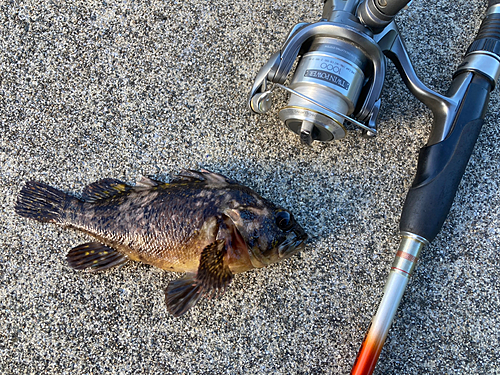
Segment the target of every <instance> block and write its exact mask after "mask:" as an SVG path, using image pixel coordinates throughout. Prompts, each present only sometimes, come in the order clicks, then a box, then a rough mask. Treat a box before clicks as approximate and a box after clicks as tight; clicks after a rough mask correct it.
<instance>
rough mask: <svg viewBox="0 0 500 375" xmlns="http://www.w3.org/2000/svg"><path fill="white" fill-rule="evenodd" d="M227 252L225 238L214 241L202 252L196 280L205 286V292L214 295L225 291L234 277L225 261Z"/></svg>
mask: <svg viewBox="0 0 500 375" xmlns="http://www.w3.org/2000/svg"><path fill="white" fill-rule="evenodd" d="M225 254H226V241H225V240H217V241H214V242H212V243H211V244H210V245H208V246H207V247H205V248H204V249H203V251H202V252H201V257H200V265H199V267H198V273H197V274H196V282H197V283H198V284H200V285H201V286H202V287H203V291H204V293H206V294H210V295H214V294H217V293H218V292H219V291H221V290H222V291H224V290H226V288H227V286H228V285H229V283H230V282H231V280H232V279H233V274H232V273H231V271H230V269H229V267H228V265H227V264H226V263H225V262H224V255H225Z"/></svg>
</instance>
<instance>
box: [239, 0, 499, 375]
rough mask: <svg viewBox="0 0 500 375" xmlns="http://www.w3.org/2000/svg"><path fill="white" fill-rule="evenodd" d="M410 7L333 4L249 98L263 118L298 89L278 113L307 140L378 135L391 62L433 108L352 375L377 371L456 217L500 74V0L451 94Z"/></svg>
mask: <svg viewBox="0 0 500 375" xmlns="http://www.w3.org/2000/svg"><path fill="white" fill-rule="evenodd" d="M408 3H409V0H326V1H325V2H324V7H323V14H322V17H321V19H320V20H319V21H318V22H315V23H299V24H297V25H295V26H294V27H293V28H292V29H291V31H290V33H289V34H288V37H287V39H286V41H285V43H284V45H283V47H282V48H281V49H280V50H279V51H277V52H276V53H275V54H273V55H272V56H271V58H270V59H269V61H268V62H267V63H266V64H265V65H264V66H263V67H262V68H261V70H260V71H259V72H258V74H257V76H256V78H255V81H254V84H253V87H252V89H251V92H250V95H249V97H248V102H247V105H248V107H249V109H250V110H251V111H252V112H254V113H257V114H261V113H265V112H267V111H269V110H270V108H271V106H272V93H273V91H274V90H276V89H278V88H280V89H283V90H286V91H288V92H290V98H289V100H288V104H287V105H286V106H285V107H284V108H282V109H281V110H280V111H279V117H280V119H281V120H282V121H283V122H284V123H285V125H286V126H287V127H288V128H289V129H290V130H291V131H293V132H295V133H296V134H297V135H299V137H300V142H301V143H302V144H306V145H311V144H312V143H313V142H315V141H319V142H329V141H333V140H338V139H341V138H343V137H345V135H346V133H347V132H348V131H349V130H348V129H351V128H352V127H354V128H356V127H357V128H360V129H361V130H362V134H363V135H364V136H366V137H375V136H376V135H377V118H378V114H379V110H380V102H381V99H380V96H381V92H382V88H383V84H384V80H385V72H386V58H389V59H390V60H391V61H392V62H393V63H394V65H395V66H396V68H397V70H398V72H399V74H400V75H401V77H402V79H403V82H404V83H405V84H406V86H407V87H408V89H409V90H410V92H411V93H412V94H413V95H414V96H415V97H416V98H417V99H418V100H420V101H421V102H422V103H424V104H425V105H426V106H427V107H429V109H430V110H431V111H432V113H433V124H432V128H431V133H430V136H429V139H428V141H427V144H426V145H425V146H424V147H423V148H421V149H420V152H419V156H418V165H417V171H416V175H415V179H414V181H413V184H412V186H411V188H410V190H409V192H408V194H407V196H406V200H405V203H404V206H403V210H402V214H401V220H400V234H401V242H400V246H399V249H398V251H397V253H396V256H395V259H394V262H393V264H392V268H391V271H390V273H389V276H388V279H387V282H386V285H385V288H384V292H383V297H382V300H381V302H380V304H379V307H378V310H377V312H376V314H375V316H374V317H373V319H372V322H371V324H370V327H369V329H368V332H367V334H366V336H365V339H364V341H363V343H362V346H361V349H360V351H359V353H358V356H357V358H356V361H355V364H354V366H353V368H352V371H351V374H352V375H362V374H371V373H373V371H374V369H375V366H376V363H377V361H378V358H379V355H380V352H381V350H382V347H383V345H384V342H385V339H386V337H387V334H388V331H389V328H390V326H391V323H392V321H393V319H394V316H395V314H396V311H397V309H398V306H399V304H400V302H401V298H402V296H403V294H404V291H405V289H406V286H407V284H408V281H409V278H410V276H411V275H412V273H413V271H414V269H415V265H416V262H417V260H418V258H419V255H420V252H421V251H422V249H423V248H424V247H425V246H427V245H428V244H429V243H430V242H431V241H432V240H433V239H434V238H435V237H436V235H437V234H438V232H439V231H440V230H441V227H442V226H443V223H444V221H445V219H446V217H447V216H448V213H449V211H450V207H451V205H452V203H453V200H454V198H455V194H456V191H457V188H458V185H459V183H460V180H461V178H462V175H463V174H464V171H465V168H466V166H467V163H468V161H469V158H470V156H471V153H472V150H473V148H474V145H475V143H476V141H477V138H478V136H479V133H480V131H481V127H482V125H483V123H484V116H485V114H486V110H487V106H488V102H489V95H490V92H491V91H492V90H493V89H494V87H495V84H496V82H497V81H498V78H499V76H500V0H489V2H488V9H487V11H486V15H485V17H484V19H483V22H482V24H481V26H480V29H479V32H478V34H477V36H476V38H475V40H474V41H473V42H472V44H471V45H470V46H469V48H468V49H467V51H466V53H465V57H464V59H463V61H462V63H461V64H460V66H459V67H458V68H457V70H456V71H455V73H454V74H453V79H452V82H451V85H450V87H449V89H448V91H447V92H446V94H445V95H442V94H439V93H437V92H435V91H433V90H431V89H429V88H428V87H426V86H425V85H424V84H423V83H422V82H421V81H420V79H419V78H418V77H417V75H416V73H415V70H414V69H413V67H412V64H411V61H410V58H409V56H408V53H407V51H406V49H405V46H404V44H403V40H402V38H401V35H400V33H399V31H398V28H397V26H396V23H395V22H394V17H395V16H396V15H397V14H398V12H399V11H400V10H402V9H403V8H404V7H406V6H407V4H408ZM297 57H299V61H298V64H297V67H296V69H295V71H294V73H293V76H292V77H291V79H290V81H289V84H288V86H285V81H286V80H287V78H288V76H289V75H290V72H291V70H292V68H293V65H294V63H295V61H296V60H297Z"/></svg>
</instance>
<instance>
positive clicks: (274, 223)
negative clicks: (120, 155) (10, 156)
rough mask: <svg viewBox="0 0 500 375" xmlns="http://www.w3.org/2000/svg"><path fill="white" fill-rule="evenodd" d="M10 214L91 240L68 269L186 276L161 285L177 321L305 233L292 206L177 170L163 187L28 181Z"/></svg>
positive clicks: (144, 181) (293, 246)
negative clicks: (134, 267) (128, 266)
mask: <svg viewBox="0 0 500 375" xmlns="http://www.w3.org/2000/svg"><path fill="white" fill-rule="evenodd" d="M14 210H15V212H16V213H17V214H18V215H21V216H23V217H26V218H30V219H34V220H37V221H40V222H44V223H53V224H56V225H59V226H62V227H65V228H70V229H74V230H77V231H81V232H84V233H87V234H89V235H90V236H91V237H93V238H94V239H95V241H91V242H88V243H84V244H81V245H78V246H76V247H74V248H73V249H71V250H70V251H69V253H68V254H67V256H66V260H67V263H68V265H69V266H70V267H71V268H73V269H76V270H84V271H101V270H107V269H110V268H113V267H121V266H123V265H124V264H125V263H127V262H128V261H139V262H144V263H147V264H150V265H152V266H155V267H158V268H161V269H163V270H167V271H172V272H182V273H184V276H183V277H181V278H179V279H175V280H172V281H170V282H169V283H168V285H167V287H166V289H165V302H166V305H167V311H168V312H169V313H170V314H172V315H174V316H176V317H178V316H181V315H183V314H184V313H186V312H187V311H188V310H189V309H190V308H192V307H193V306H194V305H195V304H196V303H197V302H198V301H199V300H200V298H201V297H202V296H207V297H212V296H217V295H220V294H222V293H224V291H225V290H226V288H227V287H228V285H229V284H230V282H231V280H232V279H233V276H234V275H235V274H237V273H241V272H245V271H249V270H251V269H255V268H263V267H266V266H268V265H270V264H273V263H276V262H279V261H281V260H283V259H286V258H289V257H290V256H292V255H294V254H295V253H297V252H298V251H300V250H303V249H304V247H305V244H306V240H307V238H308V236H307V233H306V232H305V230H304V229H303V228H302V227H301V226H300V225H299V224H298V223H297V222H296V221H295V219H294V216H293V215H292V213H291V212H289V211H287V210H286V209H284V208H282V207H280V206H277V205H275V204H274V203H272V202H270V201H269V200H266V199H265V198H262V197H261V196H260V195H258V194H257V193H256V192H255V191H253V190H252V189H250V188H249V187H246V186H244V185H241V184H240V183H238V182H237V181H235V180H232V179H229V178H227V177H225V176H223V175H221V174H218V173H214V172H210V171H208V170H205V169H201V170H200V171H195V170H187V169H186V170H182V171H181V172H180V173H179V174H178V175H176V176H174V177H173V178H172V179H171V181H170V182H168V183H167V182H162V181H158V180H155V179H153V178H150V177H142V178H141V179H140V180H139V181H137V182H136V183H135V185H130V184H127V183H125V182H122V181H121V180H118V179H114V178H105V179H102V180H99V181H97V182H94V183H92V184H90V185H88V186H86V187H85V188H84V190H83V192H82V194H81V197H77V196H75V195H73V194H69V193H66V192H63V191H61V190H58V189H56V188H53V187H51V186H49V185H47V184H45V183H42V182H37V181H28V182H27V183H26V184H25V185H24V186H23V188H22V189H21V191H20V193H19V196H18V199H17V201H16V203H15V207H14Z"/></svg>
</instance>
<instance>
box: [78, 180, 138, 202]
mask: <svg viewBox="0 0 500 375" xmlns="http://www.w3.org/2000/svg"><path fill="white" fill-rule="evenodd" d="M131 189H132V186H130V185H127V184H126V183H125V182H123V181H120V180H117V179H115V178H104V179H102V180H99V181H96V182H94V183H92V184H90V185H88V186H86V187H85V189H83V192H82V199H83V200H84V201H85V202H89V203H93V202H95V201H98V200H101V199H107V198H111V197H113V196H116V195H119V194H123V193H126V192H128V191H130V190H131Z"/></svg>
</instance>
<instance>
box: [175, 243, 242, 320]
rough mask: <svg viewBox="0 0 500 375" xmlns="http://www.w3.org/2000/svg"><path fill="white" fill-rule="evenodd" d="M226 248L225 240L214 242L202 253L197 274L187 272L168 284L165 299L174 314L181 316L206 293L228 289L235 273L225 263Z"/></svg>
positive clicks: (215, 292) (211, 293)
mask: <svg viewBox="0 0 500 375" xmlns="http://www.w3.org/2000/svg"><path fill="white" fill-rule="evenodd" d="M225 248H226V242H225V241H224V240H218V241H214V242H212V243H211V244H210V245H208V246H207V247H205V248H204V249H203V251H202V253H201V257H200V265H199V267H198V273H197V274H196V276H194V275H193V274H187V275H186V276H184V277H183V278H182V279H178V280H174V281H171V282H170V283H169V284H168V286H167V289H166V290H165V301H166V303H167V309H168V311H169V312H170V313H171V314H172V315H174V316H181V315H182V314H184V313H185V312H186V311H188V310H189V309H190V308H191V307H193V306H194V305H195V304H196V303H197V302H198V300H199V299H200V297H201V296H202V295H204V294H208V295H210V296H212V295H214V294H218V292H219V291H221V290H222V291H223V290H225V289H226V287H227V286H228V285H229V283H230V282H231V280H232V279H233V274H232V273H231V271H230V270H229V267H228V266H227V264H225V263H224V255H225V253H226V251H225Z"/></svg>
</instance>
